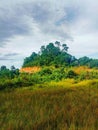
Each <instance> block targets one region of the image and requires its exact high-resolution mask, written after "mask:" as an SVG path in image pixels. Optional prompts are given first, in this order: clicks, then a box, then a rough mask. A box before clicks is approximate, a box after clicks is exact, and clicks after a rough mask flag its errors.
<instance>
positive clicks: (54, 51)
mask: <svg viewBox="0 0 98 130" xmlns="http://www.w3.org/2000/svg"><path fill="white" fill-rule="evenodd" d="M68 49H69V47H68V46H67V44H61V43H60V42H58V41H56V42H55V43H49V44H48V45H47V46H41V48H40V51H39V52H38V53H36V52H33V53H32V54H31V55H30V56H29V57H26V58H25V59H24V63H23V67H30V66H51V65H53V66H55V67H60V66H88V67H90V68H93V67H96V68H97V67H98V59H91V58H89V57H86V56H84V57H82V58H79V59H77V58H75V57H74V56H72V55H71V54H69V53H68Z"/></svg>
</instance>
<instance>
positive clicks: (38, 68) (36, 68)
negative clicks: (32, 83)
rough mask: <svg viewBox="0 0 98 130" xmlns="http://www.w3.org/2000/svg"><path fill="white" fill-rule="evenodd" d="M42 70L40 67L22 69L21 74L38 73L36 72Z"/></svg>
mask: <svg viewBox="0 0 98 130" xmlns="http://www.w3.org/2000/svg"><path fill="white" fill-rule="evenodd" d="M40 70H41V68H40V67H37V66H34V67H25V68H21V69H20V72H21V73H36V72H38V71H40Z"/></svg>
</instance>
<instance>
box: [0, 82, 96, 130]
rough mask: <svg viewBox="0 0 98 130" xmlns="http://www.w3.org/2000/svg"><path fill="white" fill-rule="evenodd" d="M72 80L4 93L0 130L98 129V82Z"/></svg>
mask: <svg viewBox="0 0 98 130" xmlns="http://www.w3.org/2000/svg"><path fill="white" fill-rule="evenodd" d="M68 82H69V81H62V82H58V83H50V84H49V85H48V84H47V85H43V88H42V86H40V88H37V89H34V86H33V87H26V88H20V89H15V90H12V91H2V92H0V130H98V81H83V82H81V83H75V82H74V81H73V80H71V81H70V83H69V84H68ZM44 86H45V87H44ZM53 86H54V87H53ZM38 87H39V86H38ZM35 88H36V87H35Z"/></svg>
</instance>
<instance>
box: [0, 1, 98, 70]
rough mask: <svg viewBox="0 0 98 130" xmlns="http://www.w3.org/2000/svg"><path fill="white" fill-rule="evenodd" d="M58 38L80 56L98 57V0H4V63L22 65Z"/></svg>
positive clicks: (0, 6)
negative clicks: (26, 58)
mask: <svg viewBox="0 0 98 130" xmlns="http://www.w3.org/2000/svg"><path fill="white" fill-rule="evenodd" d="M55 41H60V42H61V43H66V44H67V46H68V47H69V53H70V54H72V55H74V56H75V57H76V58H79V57H83V56H89V57H91V58H98V43H97V41H98V0H0V66H2V65H6V66H7V67H10V66H12V65H14V66H15V67H18V68H20V67H21V66H22V64H23V60H24V58H25V57H28V56H29V55H31V53H32V52H38V51H39V50H40V47H41V46H42V45H47V44H48V43H50V42H55Z"/></svg>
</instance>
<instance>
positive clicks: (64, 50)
mask: <svg viewBox="0 0 98 130" xmlns="http://www.w3.org/2000/svg"><path fill="white" fill-rule="evenodd" d="M62 47H63V49H62V51H63V52H67V51H68V48H69V47H68V46H67V45H66V44H62Z"/></svg>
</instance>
